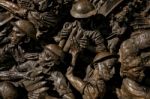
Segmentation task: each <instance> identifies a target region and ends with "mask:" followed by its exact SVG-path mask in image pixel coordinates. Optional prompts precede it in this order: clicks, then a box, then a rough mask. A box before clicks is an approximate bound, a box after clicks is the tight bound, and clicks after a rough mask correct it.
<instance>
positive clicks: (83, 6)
mask: <svg viewBox="0 0 150 99" xmlns="http://www.w3.org/2000/svg"><path fill="white" fill-rule="evenodd" d="M70 13H71V15H72V16H73V17H74V18H76V20H75V21H74V22H73V23H69V22H66V23H65V24H64V26H63V29H62V30H61V31H60V33H59V34H58V36H56V37H55V40H56V41H57V42H59V46H60V47H62V48H63V51H65V52H68V51H69V49H70V43H71V39H72V37H75V38H76V40H77V41H78V43H79V46H80V47H81V48H82V49H88V50H89V51H91V52H95V53H98V52H102V51H105V50H106V47H105V45H104V39H103V37H102V36H101V34H100V33H99V32H98V31H96V30H93V29H92V27H91V26H90V25H91V20H92V17H93V16H95V15H96V10H95V8H94V6H93V5H92V4H91V3H90V2H89V1H86V0H81V1H75V2H74V3H73V6H72V9H71V11H70Z"/></svg>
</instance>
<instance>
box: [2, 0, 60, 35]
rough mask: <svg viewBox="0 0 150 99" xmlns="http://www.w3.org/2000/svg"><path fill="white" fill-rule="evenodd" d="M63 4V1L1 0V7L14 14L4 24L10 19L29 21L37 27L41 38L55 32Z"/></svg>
mask: <svg viewBox="0 0 150 99" xmlns="http://www.w3.org/2000/svg"><path fill="white" fill-rule="evenodd" d="M62 3H63V1H62V0H58V1H56V0H51V1H49V0H16V2H11V1H6V0H1V1H0V6H1V7H3V8H4V9H7V10H8V12H9V13H12V16H10V17H7V18H5V19H4V22H5V21H7V20H10V18H11V19H12V18H17V19H18V17H19V18H21V19H28V20H29V21H30V22H32V23H33V24H34V25H35V28H36V29H37V31H38V32H37V37H39V36H40V35H42V34H43V33H47V32H48V31H52V30H54V27H55V26H56V25H57V23H58V21H59V20H60V18H61V17H58V16H59V13H60V12H59V10H60V8H61V6H62ZM50 33H51V32H50Z"/></svg>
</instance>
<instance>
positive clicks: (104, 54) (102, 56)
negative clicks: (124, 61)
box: [93, 52, 117, 63]
mask: <svg viewBox="0 0 150 99" xmlns="http://www.w3.org/2000/svg"><path fill="white" fill-rule="evenodd" d="M109 57H117V56H116V55H114V54H111V53H109V52H101V53H98V54H97V55H96V56H95V58H94V60H93V62H94V63H96V62H99V61H102V60H103V59H108V58H109Z"/></svg>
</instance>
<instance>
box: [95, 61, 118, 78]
mask: <svg viewBox="0 0 150 99" xmlns="http://www.w3.org/2000/svg"><path fill="white" fill-rule="evenodd" d="M115 63H116V59H114V58H112V59H107V60H104V61H102V62H98V63H96V64H95V65H96V67H97V69H98V70H99V77H100V78H103V79H104V80H110V79H111V78H112V77H113V75H114V74H115V67H114V65H115Z"/></svg>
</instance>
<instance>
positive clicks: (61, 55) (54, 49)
mask: <svg viewBox="0 0 150 99" xmlns="http://www.w3.org/2000/svg"><path fill="white" fill-rule="evenodd" d="M45 48H46V49H47V50H49V51H51V52H52V53H54V54H55V55H56V56H58V57H59V58H60V60H62V61H63V59H64V56H65V53H64V52H63V50H62V48H61V47H59V46H58V45H56V44H48V45H46V46H45Z"/></svg>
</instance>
